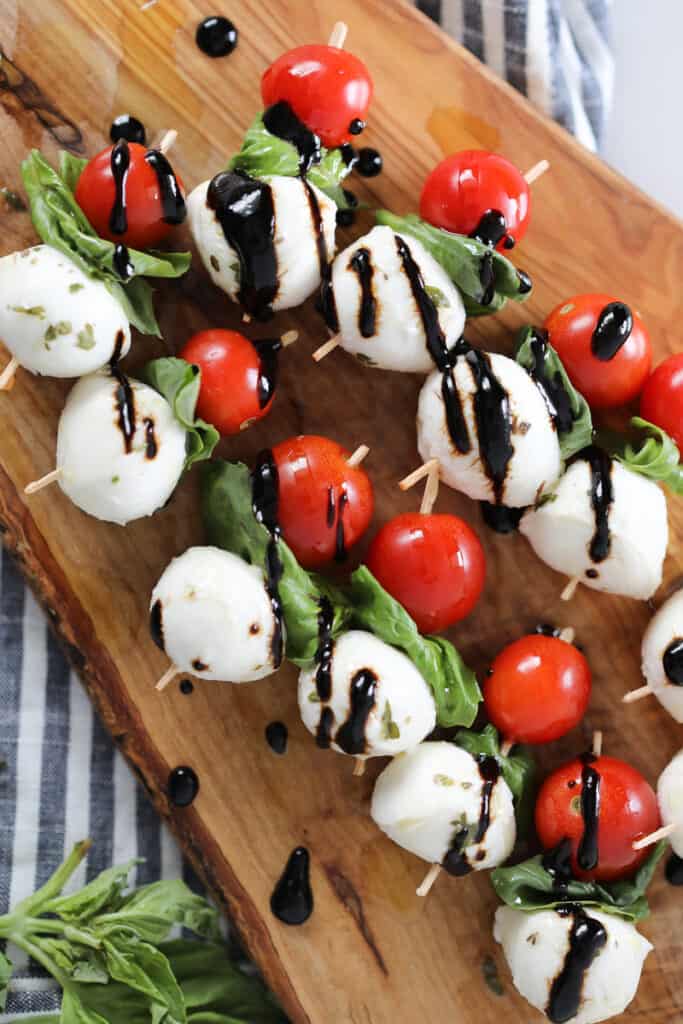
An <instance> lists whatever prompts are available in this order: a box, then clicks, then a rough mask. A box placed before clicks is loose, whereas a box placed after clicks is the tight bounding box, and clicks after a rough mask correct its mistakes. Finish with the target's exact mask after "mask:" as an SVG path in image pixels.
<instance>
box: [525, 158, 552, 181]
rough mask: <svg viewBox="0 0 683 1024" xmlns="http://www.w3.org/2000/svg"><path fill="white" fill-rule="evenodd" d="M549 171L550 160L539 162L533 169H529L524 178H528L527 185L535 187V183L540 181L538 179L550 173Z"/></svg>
mask: <svg viewBox="0 0 683 1024" xmlns="http://www.w3.org/2000/svg"><path fill="white" fill-rule="evenodd" d="M549 170H550V163H549V161H548V160H539V161H538V163H537V164H534V166H533V167H530V168H529V170H528V171H527V172H526V174H525V175H524V177H525V178H526V180H527V183H528V184H529V185H533V183H534V182H535V181H538V179H539V178H540V177H541V175H542V174H545V172H546V171H549Z"/></svg>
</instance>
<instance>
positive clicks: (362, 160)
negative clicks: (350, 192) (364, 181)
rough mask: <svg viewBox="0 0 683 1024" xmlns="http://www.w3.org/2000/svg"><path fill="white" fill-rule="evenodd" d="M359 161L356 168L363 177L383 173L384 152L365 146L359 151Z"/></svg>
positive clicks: (373, 176)
mask: <svg viewBox="0 0 683 1024" xmlns="http://www.w3.org/2000/svg"><path fill="white" fill-rule="evenodd" d="M357 161H358V162H357V164H356V170H357V171H358V173H359V174H360V176H361V178H376V177H377V175H378V174H381V173H382V167H383V166H384V161H383V160H382V154H381V153H380V152H379V151H378V150H376V149H370V147H369V146H364V147H363V148H362V149H360V150H359V151H358V157H357Z"/></svg>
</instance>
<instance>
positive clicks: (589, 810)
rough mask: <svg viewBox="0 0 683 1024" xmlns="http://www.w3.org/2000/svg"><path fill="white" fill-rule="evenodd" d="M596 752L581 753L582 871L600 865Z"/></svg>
mask: <svg viewBox="0 0 683 1024" xmlns="http://www.w3.org/2000/svg"><path fill="white" fill-rule="evenodd" d="M595 760H596V757H595V754H592V753H590V751H589V752H588V753H586V754H582V755H581V761H582V763H583V768H582V769H581V817H582V818H583V835H582V836H581V841H580V842H579V847H578V850H577V852H576V860H577V863H578V865H579V867H580V868H581V869H582V871H593V869H594V868H596V867H597V865H598V856H599V850H598V824H599V821H600V773H599V772H598V771H597V769H595V768H594V767H593V762H594V761H595Z"/></svg>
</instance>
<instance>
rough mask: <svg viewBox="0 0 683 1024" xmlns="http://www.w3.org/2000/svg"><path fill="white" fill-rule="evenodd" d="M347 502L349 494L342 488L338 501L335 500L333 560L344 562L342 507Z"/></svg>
mask: <svg viewBox="0 0 683 1024" xmlns="http://www.w3.org/2000/svg"><path fill="white" fill-rule="evenodd" d="M348 503H349V496H348V494H347V493H346V491H344V490H342V492H341V494H340V495H339V501H338V502H337V529H336V534H335V538H334V560H335V562H345V561H346V557H347V551H346V530H345V527H344V509H345V508H346V506H347V505H348Z"/></svg>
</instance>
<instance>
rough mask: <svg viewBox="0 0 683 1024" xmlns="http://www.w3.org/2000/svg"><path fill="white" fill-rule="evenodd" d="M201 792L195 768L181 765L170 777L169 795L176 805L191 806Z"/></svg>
mask: <svg viewBox="0 0 683 1024" xmlns="http://www.w3.org/2000/svg"><path fill="white" fill-rule="evenodd" d="M198 792H199V779H198V778H197V773H196V772H195V771H194V769H193V768H188V767H187V766H185V765H181V766H180V767H179V768H174V769H173V771H172V772H171V774H170V775H169V777H168V796H169V800H170V801H171V803H172V804H175V806H176V807H189V806H190V804H191V803H192V801H193V800H194V798H195V797H196V796H197V793H198Z"/></svg>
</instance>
